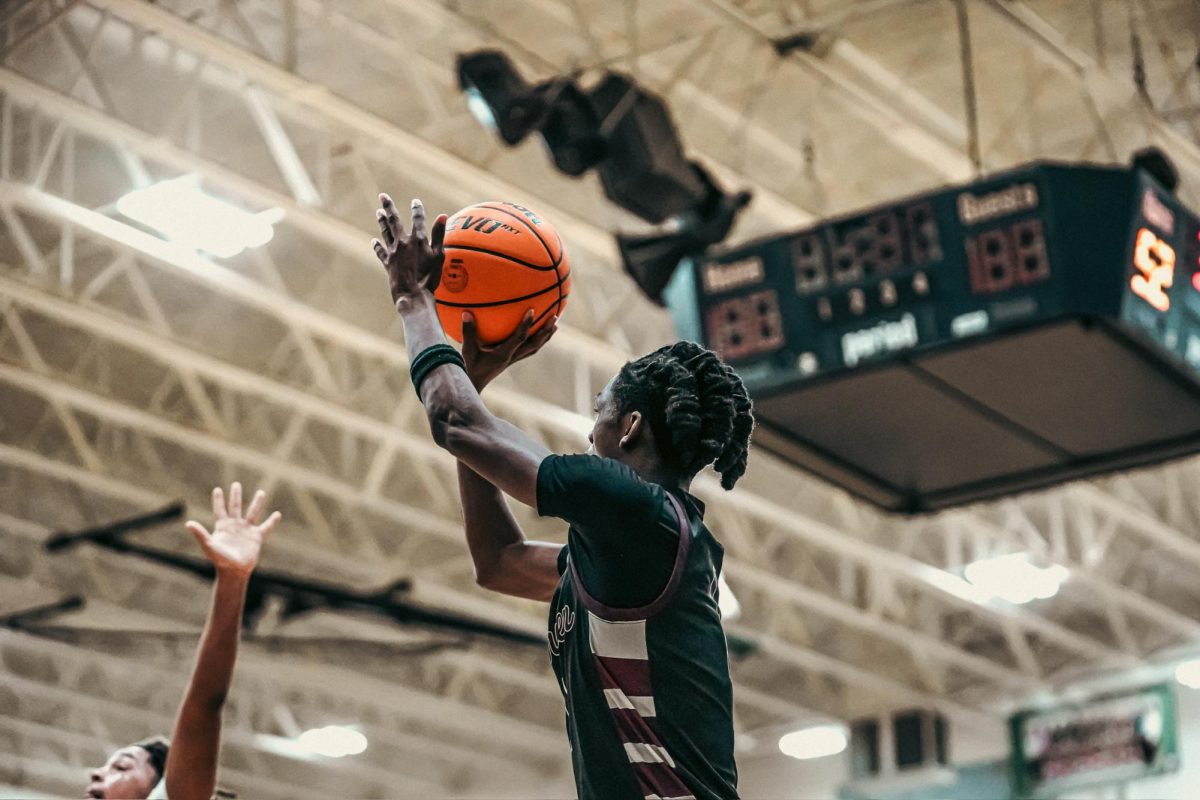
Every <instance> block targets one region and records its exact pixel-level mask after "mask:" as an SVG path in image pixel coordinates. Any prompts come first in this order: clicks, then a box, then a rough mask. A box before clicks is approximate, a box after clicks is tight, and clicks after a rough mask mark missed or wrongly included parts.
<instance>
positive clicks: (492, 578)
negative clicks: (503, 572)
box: [475, 564, 500, 592]
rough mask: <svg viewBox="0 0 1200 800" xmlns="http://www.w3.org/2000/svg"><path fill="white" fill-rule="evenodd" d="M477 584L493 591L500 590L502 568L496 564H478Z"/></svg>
mask: <svg viewBox="0 0 1200 800" xmlns="http://www.w3.org/2000/svg"><path fill="white" fill-rule="evenodd" d="M475 585H476V586H478V587H479V588H481V589H487V590H488V591H491V592H496V591H499V590H500V589H499V587H500V570H499V569H497V568H496V565H495V564H476V565H475Z"/></svg>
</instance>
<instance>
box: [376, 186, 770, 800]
mask: <svg viewBox="0 0 1200 800" xmlns="http://www.w3.org/2000/svg"><path fill="white" fill-rule="evenodd" d="M380 201H381V203H382V205H383V209H382V210H381V211H379V212H378V213H377V218H378V220H379V222H380V229H381V233H382V237H383V240H382V241H379V240H376V241H375V242H373V246H374V248H375V252H376V255H377V256H378V257H379V259H380V261H382V262H383V264H384V266H385V267H386V269H387V272H388V277H389V280H390V283H391V291H392V299H393V301H394V302H395V305H396V308H397V310H398V311H399V313H400V315H401V317H402V318H403V321H404V331H405V339H406V341H407V345H408V351H409V356H410V359H411V360H410V366H411V371H412V377H413V382H414V385H415V386H416V388H417V393H418V395H419V397H420V398H421V400H422V402H423V403H424V405H425V409H426V413H427V415H428V418H429V423H430V427H431V429H432V432H433V437H434V440H435V441H436V442H437V443H438V444H439V445H440V446H442V447H444V448H445V449H447V450H448V451H450V452H451V453H452V454H453V455H454V456H455V457H456V458H457V459H458V460H459V465H460V466H459V481H460V487H461V493H462V504H463V515H464V518H465V521H466V537H467V543H468V546H469V548H470V551H471V556H472V558H473V560H474V562H475V569H476V576H477V580H478V582H479V583H480V584H481V585H483V586H485V587H488V588H490V589H493V590H495V591H499V592H504V593H506V594H511V595H516V596H518V597H527V598H532V599H535V600H541V601H547V600H548V601H550V602H551V607H550V615H549V616H550V631H549V647H550V654H551V659H552V662H553V665H554V672H555V674H556V675H557V677H558V680H559V685H560V689H561V690H562V692H563V697H564V700H565V703H566V708H567V732H568V737H569V739H570V742H571V751H572V754H571V755H572V764H573V767H574V770H575V781H576V786H577V788H578V792H579V797H580V798H581V800H592V799H593V798H595V799H596V800H626V799H628V800H633V799H634V798H636V800H643V798H700V799H701V800H717V799H718V798H721V799H724V798H734V797H736V796H737V768H736V765H735V763H734V757H733V724H732V689H731V683H730V678H729V665H728V657H727V652H726V646H725V636H724V633H723V631H722V629H721V619H720V612H719V610H718V605H717V577H718V575H719V573H720V569H721V560H722V552H723V551H722V548H721V545H720V544H719V543H718V542H717V541H716V540H715V539H714V538H713V537H712V535H711V534H710V533H709V532H708V530H707V528H706V527H705V526H704V521H703V515H704V506H703V504H702V503H701V502H700V501H699V500H697V499H696V498H695V497H693V496H692V495H691V494H689V493H688V487H689V485H690V483H691V480H692V478H693V477H694V476H695V475H696V474H697V473H698V472H699V471H700V470H702V469H703V468H704V467H706V466H708V465H710V464H713V465H714V467H715V469H716V471H717V472H718V473H720V475H721V484H722V486H723V487H724V488H726V489H731V488H733V485H734V483H736V482H737V480H738V478H739V477H741V475H742V474H743V473H744V472H745V470H746V458H747V448H748V444H749V438H750V432H751V428H752V427H753V424H754V420H753V417H752V416H751V404H750V400H749V398H748V397H747V395H746V390H745V388H744V387H743V386H742V383H741V381H740V380H739V379H738V377H737V376H736V375H735V374H734V373H733V371H732V370H731V369H730V368H729V367H728V366H726V365H725V364H723V363H722V362H721V361H720V360H719V359H718V358H717V357H716V356H715V355H714V354H713V353H712V352H710V351H708V350H705V349H704V348H702V347H700V346H699V345H696V344H693V343H691V342H678V343H676V344H673V345H670V346H668V347H663V348H660V349H659V350H656V351H654V352H653V353H651V354H649V355H647V356H644V357H643V358H640V359H638V360H636V361H633V362H630V363H628V364H626V365H625V366H624V367H622V368H621V370H620V372H618V373H617V375H616V376H615V377H614V378H613V379H612V380H610V381H609V383H608V385H607V386H605V388H604V390H603V391H602V392H601V393H600V394H599V396H598V397H597V398H596V406H595V411H596V422H595V425H594V427H593V429H592V433H591V435H590V436H589V437H588V438H589V440H590V441H591V448H590V450H589V451H588V454H587V455H574V456H560V455H553V454H551V453H550V452H549V451H548V450H547V449H546V447H545V446H543V445H542V444H540V443H538V442H536V441H534V440H533V439H531V438H530V437H528V436H527V435H525V434H524V433H522V432H521V431H520V430H518V429H517V428H516V427H514V426H513V425H511V424H509V423H507V422H504V421H502V420H499V419H497V418H496V417H494V416H493V415H492V414H491V413H490V412H489V411H488V409H487V407H486V406H484V404H483V403H482V402H481V401H480V399H479V390H480V389H482V388H483V387H484V386H486V385H487V383H488V382H489V381H490V380H491V379H493V378H494V377H496V375H498V374H499V373H500V372H501V371H503V369H504V368H505V367H506V366H507V365H508V364H510V363H513V362H515V361H517V360H520V359H522V358H525V357H527V356H529V355H531V354H532V353H534V352H535V351H536V350H537V349H538V348H539V347H541V346H542V345H543V344H545V342H546V341H547V340H548V339H549V338H550V336H551V335H552V334H553V328H554V324H555V321H554V320H551V321H550V324H549V325H547V328H546V329H544V330H543V331H539V332H538V333H535V334H533V335H532V336H527V333H528V331H529V329H530V327H531V325H532V321H533V314H532V312H530V313H529V314H527V315H526V317H525V319H524V320H523V322H522V325H521V327H520V329H518V331H517V333H516V334H515V335H514V336H513V337H512V338H510V339H509V340H508V341H507V342H504V343H502V344H500V345H497V346H495V347H491V348H483V347H480V346H479V344H478V343H477V341H476V338H475V336H474V328H475V321H474V320H473V318H471V317H470V315H466V316H464V355H465V361H464V359H463V358H462V357H459V356H457V354H456V353H455V352H454V350H453V348H451V347H449V346H448V345H446V344H445V340H444V337H443V334H442V329H441V326H440V325H439V323H438V318H437V315H436V312H435V309H434V300H433V295H432V294H431V292H432V290H433V289H434V288H435V287H436V285H437V281H438V276H439V271H440V268H441V263H442V260H443V245H442V243H443V236H444V231H445V224H446V218H445V216H441V217H438V219H437V221H436V222H435V223H434V225H433V229H432V237H431V238H430V236H428V235H427V233H426V227H425V225H426V223H425V213H424V209H423V208H422V206H421V204H420V202H419V201H416V200H414V201H413V204H412V231H411V234H406V233H405V232H404V230H403V228H402V226H401V223H400V220H399V218H398V215H397V212H396V208H395V206H394V204H393V203H392V201H391V199H390V198H389V197H387V195H381V196H380ZM501 492H503V493H504V494H507V495H509V496H510V497H513V498H516V499H517V500H519V501H521V502H522V503H525V504H526V505H528V506H531V507H533V508H536V509H537V511H538V513H539V514H541V515H544V516H545V515H549V516H556V517H560V518H562V519H564V520H566V521H567V522H568V523H570V529H569V533H568V537H567V545H566V546H565V547H564V546H560V545H553V544H548V543H543V542H530V541H527V540H526V539H525V537H524V535H523V533H522V532H521V530H520V528H519V527H518V526H517V524H516V522H515V520H514V519H513V517H512V515H511V513H510V512H509V509H508V507H507V505H506V504H505V501H504V499H503V497H502V496H501Z"/></svg>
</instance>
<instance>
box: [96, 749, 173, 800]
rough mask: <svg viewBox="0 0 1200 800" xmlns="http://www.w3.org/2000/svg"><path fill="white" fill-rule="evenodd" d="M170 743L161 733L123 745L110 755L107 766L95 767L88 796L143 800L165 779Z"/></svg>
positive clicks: (105, 764)
mask: <svg viewBox="0 0 1200 800" xmlns="http://www.w3.org/2000/svg"><path fill="white" fill-rule="evenodd" d="M169 748H170V743H169V742H167V740H166V739H164V738H163V737H161V736H155V737H153V738H150V739H144V740H142V741H140V742H137V743H136V744H131V745H128V746H127V747H122V748H121V749H119V750H117V751H116V752H114V753H113V754H112V755H110V756H109V757H108V761H106V762H105V763H104V766H102V767H97V768H96V769H94V770H92V773H91V775H90V776H89V777H90V782H89V783H88V787H87V796H88V797H104V798H109V799H110V800H111V798H116V797H120V798H134V800H143V798H146V797H149V796H150V792H152V791H153V790H154V787H155V786H157V785H158V782H159V780H161V779H162V776H163V772H164V771H165V770H166V768H167V752H168V749H169Z"/></svg>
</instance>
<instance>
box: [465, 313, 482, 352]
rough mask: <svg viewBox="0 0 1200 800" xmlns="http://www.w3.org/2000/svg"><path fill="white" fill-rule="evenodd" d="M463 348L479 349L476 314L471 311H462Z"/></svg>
mask: <svg viewBox="0 0 1200 800" xmlns="http://www.w3.org/2000/svg"><path fill="white" fill-rule="evenodd" d="M462 333H463V349H467V348H470V349H471V350H472V351H474V350H477V349H479V338H478V332H477V331H476V330H475V315H474V314H472V313H471V312H470V311H464V312H463V313H462Z"/></svg>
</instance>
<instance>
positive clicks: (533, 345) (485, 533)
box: [458, 311, 562, 601]
mask: <svg viewBox="0 0 1200 800" xmlns="http://www.w3.org/2000/svg"><path fill="white" fill-rule="evenodd" d="M556 323H557V320H556V319H553V318H552V319H551V320H550V321H549V323H548V324H547V325H546V326H545V327H544V328H542V329H541V330H539V331H538V332H536V333H534V334H533V335H532V336H531V335H530V334H529V328H530V326H531V325H532V324H533V312H532V311H531V312H529V314H527V315H526V317H525V319H524V320H522V322H521V325H520V326H519V327H518V328H517V330H516V332H515V333H514V334H513V335H512V336H511V337H509V338H508V339H507V340H506V341H503V342H500V343H499V344H497V345H494V346H491V347H489V346H485V345H481V344H480V343H479V338H478V335H477V333H476V330H475V318H474V317H473V316H472V315H471V313H470V312H464V313H463V360H464V363H465V366H466V372H467V377H468V378H470V379H471V383H472V384H473V385H474V386H475V388H476V390H478V391H479V392H480V393H482V392H483V389H484V387H485V386H487V385H488V384H489V383H491V381H492V380H493V379H494V378H496V376H498V375H500V373H502V372H503V371H504V370H505V369H506V368H507V367H508V366H509V365H510V364H515V363H516V362H518V361H521V360H523V359H526V358H529V356H531V355H533V354H534V353H536V352H537V351H538V350H540V349H541V347H542V345H544V344H545V343H546V342H548V341H550V337H551V336H553V335H554V331H555V325H556ZM458 488H459V496H460V497H461V498H462V509H463V521H464V524H465V527H466V532H467V547H468V549H469V550H470V551H471V560H472V561H473V562H474V563H475V581H476V582H477V583H478V584H479V585H480V586H483V587H484V588H486V589H491V590H492V591H496V592H502V593H504V594H511V595H515V596H517V597H527V598H529V599H531V600H542V601H549V600H550V598H551V597H553V596H554V589H555V587H556V586H557V585H558V553H559V551H560V550H561V549H562V545H558V544H552V543H550V542H531V541H528V540H527V539H526V538H525V534H524V532H523V531H522V530H521V526H520V525H518V524H517V521H516V519H514V518H513V515H512V511H511V510H510V509H509V507H508V503H506V502H505V501H504V495H503V494H502V493H501V492H500V490H499V489H497V488H496V487H495V486H493V485H492V484H490V483H488V482H487V481H486V480H484V479H483V478H481V477H480V476H479V475H478V474H477V473H476V472H475V471H474V470H472V469H471V468H470V467H468V466H467V465H466V464H464V463H463V462H461V461H459V462H458Z"/></svg>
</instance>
